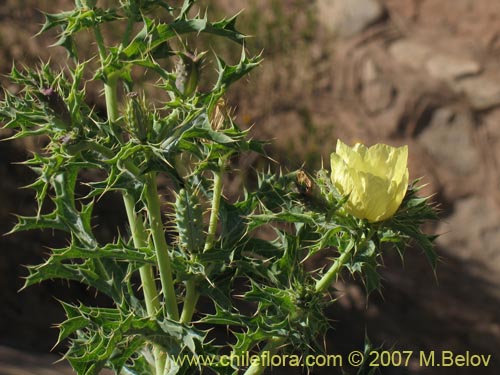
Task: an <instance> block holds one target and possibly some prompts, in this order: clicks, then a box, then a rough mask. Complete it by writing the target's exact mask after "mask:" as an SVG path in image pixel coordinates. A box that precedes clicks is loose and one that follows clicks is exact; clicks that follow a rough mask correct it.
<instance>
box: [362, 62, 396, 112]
mask: <svg viewBox="0 0 500 375" xmlns="http://www.w3.org/2000/svg"><path fill="white" fill-rule="evenodd" d="M361 82H362V91H361V99H362V101H363V104H364V106H365V107H366V110H367V111H368V112H369V113H373V114H375V113H378V112H381V111H383V110H385V109H387V108H389V107H390V105H391V104H392V102H393V99H394V97H395V93H396V90H395V88H394V87H393V86H392V85H391V84H390V82H389V81H387V80H386V79H384V77H382V76H381V74H380V72H379V71H378V69H377V67H376V65H375V63H374V62H373V60H371V59H369V60H366V62H365V63H364V65H363V70H362V72H361Z"/></svg>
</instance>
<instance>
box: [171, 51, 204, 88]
mask: <svg viewBox="0 0 500 375" xmlns="http://www.w3.org/2000/svg"><path fill="white" fill-rule="evenodd" d="M203 56H205V52H203V53H200V54H196V53H195V54H194V55H193V54H192V53H189V52H181V53H179V60H178V61H177V64H176V67H175V73H176V76H177V78H176V80H175V86H176V87H177V89H178V90H179V91H180V92H181V94H182V95H184V96H186V97H187V96H190V95H191V94H192V93H193V92H194V91H195V90H196V88H197V87H198V81H199V78H200V71H201V65H202V62H203Z"/></svg>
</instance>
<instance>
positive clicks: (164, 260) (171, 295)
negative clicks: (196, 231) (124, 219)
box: [145, 172, 179, 320]
mask: <svg viewBox="0 0 500 375" xmlns="http://www.w3.org/2000/svg"><path fill="white" fill-rule="evenodd" d="M145 196H146V204H147V210H148V215H149V222H150V226H151V234H152V236H153V243H154V246H155V250H156V258H157V260H158V269H159V270H160V281H161V289H162V292H163V296H164V298H165V305H166V310H167V316H168V317H169V318H170V319H173V320H179V310H178V308H177V296H176V294H175V288H174V282H173V279H172V268H171V265H170V255H169V253H168V245H167V241H166V240H165V233H164V231H163V220H162V213H161V205H160V198H159V196H158V188H157V184H156V174H155V173H153V172H151V173H150V174H149V175H148V176H147V177H146V191H145Z"/></svg>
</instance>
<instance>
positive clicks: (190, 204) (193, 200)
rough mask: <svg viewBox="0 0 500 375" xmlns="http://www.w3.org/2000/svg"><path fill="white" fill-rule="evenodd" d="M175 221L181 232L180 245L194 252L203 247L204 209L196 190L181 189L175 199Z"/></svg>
mask: <svg viewBox="0 0 500 375" xmlns="http://www.w3.org/2000/svg"><path fill="white" fill-rule="evenodd" d="M175 219H176V220H175V223H176V225H177V230H178V233H179V245H180V247H181V248H182V249H184V250H188V251H190V252H192V253H196V252H199V251H201V250H202V249H203V245H204V243H205V233H204V232H203V211H202V208H201V205H200V202H199V200H198V197H197V195H196V192H189V191H188V190H187V189H181V190H180V191H179V193H178V194H177V197H176V200H175Z"/></svg>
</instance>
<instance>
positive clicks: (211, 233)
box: [203, 159, 224, 252]
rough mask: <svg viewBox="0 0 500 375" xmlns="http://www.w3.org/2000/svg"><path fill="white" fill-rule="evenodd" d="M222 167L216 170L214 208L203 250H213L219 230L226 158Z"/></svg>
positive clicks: (222, 162) (222, 161)
mask: <svg viewBox="0 0 500 375" xmlns="http://www.w3.org/2000/svg"><path fill="white" fill-rule="evenodd" d="M219 167H220V169H219V170H218V171H214V185H213V195H212V210H211V212H210V220H209V222H208V232H207V239H206V241H205V247H204V249H203V251H204V252H205V251H208V250H211V249H212V247H213V246H214V242H215V233H216V232H217V223H218V221H219V210H220V201H221V197H222V170H223V168H224V160H223V159H221V161H220V163H219Z"/></svg>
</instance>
